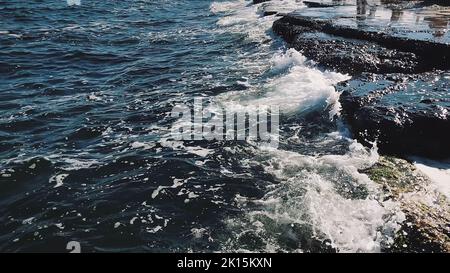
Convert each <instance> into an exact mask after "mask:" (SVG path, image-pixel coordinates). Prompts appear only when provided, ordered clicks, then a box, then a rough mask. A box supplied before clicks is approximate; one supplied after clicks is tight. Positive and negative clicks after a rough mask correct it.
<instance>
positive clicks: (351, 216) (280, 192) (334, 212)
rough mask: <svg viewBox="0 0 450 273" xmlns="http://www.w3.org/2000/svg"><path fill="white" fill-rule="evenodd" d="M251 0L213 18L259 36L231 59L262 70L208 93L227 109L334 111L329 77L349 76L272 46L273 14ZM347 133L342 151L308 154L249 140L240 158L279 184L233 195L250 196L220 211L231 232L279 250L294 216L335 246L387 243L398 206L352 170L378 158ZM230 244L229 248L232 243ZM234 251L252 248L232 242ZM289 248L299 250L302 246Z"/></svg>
mask: <svg viewBox="0 0 450 273" xmlns="http://www.w3.org/2000/svg"><path fill="white" fill-rule="evenodd" d="M282 2H286V3H287V2H289V3H290V6H289V8H290V9H292V10H293V9H295V8H297V7H301V5H299V4H298V3H297V2H296V1H282ZM274 3H276V2H274ZM258 6H260V5H258ZM258 6H254V5H249V6H245V5H241V7H234V6H233V7H231V6H229V7H230V8H231V9H235V10H234V11H230V10H227V13H226V15H224V17H223V18H222V19H220V20H219V21H218V25H219V26H220V27H222V28H223V29H224V30H225V31H229V32H231V33H245V34H246V38H247V39H249V40H252V41H255V42H259V43H260V50H259V51H257V53H253V54H242V56H241V61H240V62H238V63H237V65H239V66H242V67H243V69H247V70H249V71H255V72H256V73H260V74H263V73H265V72H267V73H265V74H266V75H269V78H268V80H267V81H266V82H262V83H260V84H259V85H252V86H251V87H249V88H248V89H247V90H245V91H236V92H227V93H224V94H220V95H218V96H217V97H215V99H216V100H217V101H218V102H220V103H221V104H223V105H225V106H226V109H233V110H235V109H236V108H241V107H248V106H249V105H250V106H251V105H277V106H279V107H280V110H281V111H282V113H283V114H284V115H286V114H294V113H295V114H298V113H302V112H308V111H311V110H316V109H329V111H330V113H329V114H330V116H334V115H336V114H338V113H339V107H340V105H339V103H338V98H339V94H338V93H337V92H336V90H335V88H334V85H335V84H336V83H338V82H340V81H343V80H346V79H348V78H349V76H347V75H342V74H339V73H334V72H327V71H321V70H319V69H317V68H315V67H314V64H313V63H310V62H309V61H308V60H307V59H306V58H305V57H304V56H303V55H302V54H301V53H299V52H297V51H295V50H294V49H289V50H282V51H280V52H274V51H273V49H272V48H271V47H270V43H264V41H265V40H266V39H268V38H269V35H270V31H269V30H270V27H271V25H272V23H273V21H274V19H275V18H273V17H271V16H267V17H261V16H259V15H258ZM274 43H277V41H274ZM268 60H270V61H268ZM327 106H328V107H327ZM329 106H332V107H331V108H330V107H329ZM318 107H319V108H318ZM345 132H346V131H345V130H342V131H337V132H335V133H332V134H329V135H328V138H326V139H324V140H323V143H324V144H329V143H333V141H338V140H343V139H344V140H345V139H346V133H345ZM347 141H348V152H347V153H345V154H342V155H323V156H308V155H303V154H301V153H298V152H294V151H285V150H277V149H273V148H270V147H269V148H264V147H260V148H255V151H254V153H255V154H257V155H258V156H257V157H255V158H254V159H253V160H252V162H251V163H249V162H247V163H246V162H244V161H243V162H242V164H243V165H245V164H252V165H254V164H260V165H261V166H262V167H263V168H264V169H265V171H266V172H267V173H270V174H272V175H273V176H274V177H276V179H277V180H278V181H280V184H276V185H272V186H270V187H269V188H268V191H269V192H268V193H267V194H266V195H265V196H264V197H263V198H262V199H257V200H253V199H247V198H244V197H242V196H239V195H238V196H237V197H236V202H237V204H240V205H241V206H242V208H243V209H246V208H247V207H249V206H248V204H253V205H252V206H250V207H252V209H247V214H246V216H244V217H242V218H233V219H227V220H226V221H225V222H226V223H227V224H228V226H229V228H230V229H232V230H233V231H234V232H235V233H236V234H237V237H240V236H241V235H243V234H245V233H247V232H251V233H256V234H257V235H258V236H260V237H261V238H264V239H263V241H264V243H265V247H264V251H280V250H283V246H280V244H279V242H278V241H279V238H278V236H280V234H282V233H284V232H286V225H296V224H298V225H301V226H309V227H310V228H311V232H312V233H311V234H310V237H311V238H316V239H318V240H320V241H324V240H329V241H330V242H331V243H330V244H331V245H332V246H333V247H335V248H336V249H337V250H338V251H340V252H378V251H380V250H381V249H382V247H383V246H384V245H389V244H390V243H392V238H393V236H394V234H395V232H396V231H397V230H398V229H399V227H400V226H399V225H400V223H401V222H402V221H404V214H403V213H402V212H401V210H400V206H399V204H397V203H395V202H392V201H383V197H382V196H383V193H382V190H381V189H380V188H379V186H378V184H376V183H374V182H373V181H371V180H370V179H369V177H368V176H367V175H365V174H362V173H360V172H359V170H360V169H364V168H367V167H370V166H372V165H373V164H374V163H375V162H376V161H377V160H378V154H377V152H376V147H375V148H374V149H372V150H368V149H367V148H365V147H363V146H362V145H361V144H359V143H357V142H356V141H353V140H350V139H348V140H347ZM359 191H361V192H359ZM255 206H256V208H255ZM261 219H270V221H268V222H264V221H263V222H261ZM287 236H288V237H289V238H294V239H295V238H297V236H300V234H296V233H295V231H294V230H293V229H292V230H291V231H289V232H288V234H287ZM236 247H237V246H236V245H233V246H232V247H231V249H232V250H233V251H236ZM238 251H252V249H246V248H245V247H244V246H239V250H238ZM290 251H302V246H299V247H298V249H293V250H292V249H291V250H290Z"/></svg>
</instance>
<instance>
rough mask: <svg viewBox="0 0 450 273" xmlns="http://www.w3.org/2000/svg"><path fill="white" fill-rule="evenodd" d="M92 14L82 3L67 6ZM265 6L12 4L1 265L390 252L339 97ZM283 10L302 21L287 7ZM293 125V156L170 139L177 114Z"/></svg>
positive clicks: (396, 218) (285, 148) (285, 146)
mask: <svg viewBox="0 0 450 273" xmlns="http://www.w3.org/2000/svg"><path fill="white" fill-rule="evenodd" d="M69 2H75V3H76V2H77V1H69ZM248 4H249V1H239V0H237V1H217V2H214V1H207V0H151V1H150V0H149V1H145V0H140V1H139V0H120V1H113V0H109V1H97V0H91V1H87V0H86V1H83V0H81V2H80V4H79V5H77V4H75V5H68V2H67V1H65V0H46V1H38V0H32V1H18V0H8V1H0V109H1V111H0V160H1V161H0V223H1V224H0V251H2V252H6V251H14V252H17V251H37V252H42V251H51V252H67V251H68V250H66V245H67V243H68V242H69V241H77V242H79V243H80V245H81V250H82V251H83V252H109V251H126V252H138V251H148V252H178V251H202V252H209V251H306V252H307V251H344V252H345V251H368V252H371V251H380V250H382V249H383V247H385V246H386V245H388V244H389V243H390V242H391V239H392V236H393V233H394V232H395V230H396V229H397V228H398V224H399V223H401V222H402V221H403V219H402V213H401V212H400V211H399V206H398V204H396V203H394V202H391V201H385V200H384V199H383V198H382V197H381V193H380V189H379V188H378V186H377V185H376V184H375V183H373V182H372V181H370V179H368V177H367V176H365V175H363V174H361V173H359V172H358V170H359V169H363V168H366V167H369V166H371V164H373V163H374V162H376V160H377V158H378V155H377V153H376V150H369V149H366V148H364V147H363V146H362V145H360V144H359V143H356V142H355V141H353V140H352V139H350V138H348V134H347V133H346V129H345V127H343V126H342V125H341V123H340V120H339V117H338V116H336V114H338V113H339V105H338V103H337V97H338V94H337V93H336V91H335V90H334V87H333V84H335V83H336V82H338V81H340V80H343V79H346V78H348V76H345V75H341V74H337V73H333V72H329V71H322V70H319V69H318V68H316V67H315V65H314V63H312V62H310V61H308V60H307V59H305V58H304V57H303V56H302V55H301V54H300V53H298V52H296V51H294V50H287V49H286V48H285V46H284V44H283V43H282V42H281V41H279V40H278V39H277V38H276V37H274V36H273V35H272V33H271V30H270V27H271V25H272V22H273V21H274V20H275V18H274V17H273V16H271V17H264V18H263V17H261V16H260V13H258V7H256V6H250V5H248ZM282 5H283V6H284V8H285V9H297V8H302V7H303V6H302V5H301V4H300V3H297V2H296V1H294V0H292V1H283V3H282ZM195 97H203V98H204V99H205V100H206V101H208V102H215V103H219V104H221V105H224V107H227V108H233V107H240V106H243V105H245V106H249V105H250V106H251V105H258V104H266V105H277V106H279V107H280V109H281V110H282V118H281V125H280V129H281V135H282V141H281V143H280V147H279V148H278V149H263V148H260V147H256V146H254V145H252V144H251V143H249V142H244V141H240V142H239V141H221V142H214V141H210V142H207V141H191V142H177V141H174V140H173V139H171V138H170V136H169V132H170V129H171V126H172V125H173V124H174V123H176V119H175V118H172V117H171V116H170V112H171V110H172V107H173V106H174V105H176V104H178V103H187V104H190V103H191V102H192V99H193V98H195Z"/></svg>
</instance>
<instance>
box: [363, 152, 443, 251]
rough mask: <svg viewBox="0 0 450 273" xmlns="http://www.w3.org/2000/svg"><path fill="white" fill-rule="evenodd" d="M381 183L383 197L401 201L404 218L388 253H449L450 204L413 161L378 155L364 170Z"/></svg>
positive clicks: (386, 248) (388, 247)
mask: <svg viewBox="0 0 450 273" xmlns="http://www.w3.org/2000/svg"><path fill="white" fill-rule="evenodd" d="M362 172H363V173H366V174H367V175H368V176H369V177H370V178H371V179H372V180H373V181H374V182H376V183H378V184H380V185H382V186H383V191H384V194H385V198H386V199H391V200H394V201H396V202H399V203H400V206H401V209H402V211H403V213H404V214H405V217H406V219H405V221H404V222H403V224H402V226H401V228H400V230H399V231H398V232H397V234H396V236H395V238H394V242H393V244H392V245H389V246H386V247H385V249H384V251H387V252H450V226H449V223H450V203H449V200H448V199H446V197H445V196H443V195H442V194H440V193H439V192H437V191H436V190H435V189H434V188H433V184H432V182H431V181H430V180H429V179H428V178H427V177H426V176H425V175H424V174H422V173H421V172H420V171H419V170H417V169H416V168H415V167H414V165H413V164H411V163H409V162H408V161H406V160H403V159H398V158H394V157H380V159H379V161H378V163H376V164H375V165H374V166H372V167H371V168H369V169H366V170H363V171H362Z"/></svg>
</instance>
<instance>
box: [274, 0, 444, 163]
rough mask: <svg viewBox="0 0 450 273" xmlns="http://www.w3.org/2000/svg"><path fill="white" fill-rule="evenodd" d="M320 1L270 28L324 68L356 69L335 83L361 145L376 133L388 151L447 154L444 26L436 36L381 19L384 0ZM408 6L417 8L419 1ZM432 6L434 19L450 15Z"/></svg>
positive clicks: (426, 29) (429, 30) (408, 24)
mask: <svg viewBox="0 0 450 273" xmlns="http://www.w3.org/2000/svg"><path fill="white" fill-rule="evenodd" d="M333 2H334V1H333ZM307 3H309V4H308V6H311V2H307ZM318 3H322V2H318ZM357 3H360V1H357ZM321 5H324V6H319V7H318V8H316V6H318V5H312V6H314V7H315V8H305V9H302V10H299V11H297V12H293V13H290V14H287V15H285V16H283V17H281V18H280V19H278V20H277V21H275V23H274V24H273V31H274V32H275V33H276V34H278V35H279V36H281V37H282V38H283V39H284V40H285V41H286V42H288V44H289V45H290V46H291V47H293V48H295V49H296V50H298V51H300V52H301V53H302V54H304V55H305V56H306V57H308V58H310V59H312V60H314V61H315V62H316V63H317V64H318V65H319V66H320V67H322V68H323V69H331V70H334V71H338V72H341V73H347V74H350V75H352V76H353V78H352V79H351V80H350V81H348V82H345V83H342V84H339V85H338V86H337V89H338V91H340V92H341V93H342V96H341V99H340V101H341V104H342V108H343V111H342V112H343V117H344V119H345V121H346V122H347V123H348V125H349V127H350V129H351V130H352V133H353V135H354V137H355V138H356V139H358V140H359V141H360V142H361V143H364V144H366V145H372V144H373V143H374V142H375V141H377V143H378V147H379V148H380V150H381V151H382V152H383V153H385V154H389V155H397V156H408V155H419V156H426V157H430V158H441V159H442V158H449V157H450V145H449V143H448V141H447V140H448V139H450V94H449V91H448V90H449V89H450V85H449V79H450V74H449V73H448V70H449V69H450V41H449V39H448V37H447V34H446V33H444V34H443V35H444V36H439V37H438V36H436V35H437V34H436V33H435V32H433V31H435V30H434V29H432V28H431V27H429V26H425V25H423V26H422V25H419V26H417V23H415V24H413V23H412V22H404V23H402V24H399V26H401V27H398V28H396V27H394V26H391V27H389V28H386V27H383V24H384V22H383V20H382V19H380V20H378V18H377V16H376V14H377V12H380V13H382V12H385V13H386V12H388V11H389V10H390V9H389V8H387V7H384V6H381V7H375V8H374V7H370V6H365V7H361V6H359V5H356V6H351V5H341V6H329V5H325V4H321ZM352 9H354V10H356V13H355V15H353V16H352V15H349V14H351V13H349V12H350V11H351V10H352ZM434 9H435V10H438V9H437V8H434ZM360 10H364V11H363V12H362V11H360ZM369 10H372V11H369ZM392 12H394V11H392ZM410 12H411V14H413V15H414V14H418V11H417V8H415V9H410ZM371 13H372V14H371ZM436 14H437V15H436V18H437V19H435V20H438V21H439V20H447V22H448V18H450V17H448V16H449V14H446V15H445V16H444V15H443V16H444V17H443V18H441V17H442V16H440V15H439V13H436ZM392 16H394V15H392ZM394 19H395V20H397V21H398V20H400V18H394ZM392 20H393V19H392V18H391V21H392ZM395 20H394V22H393V23H392V24H393V25H395V22H396V21H395ZM379 21H381V22H379ZM418 29H419V30H420V31H421V32H420V35H419V34H417V33H416V32H417V31H418ZM439 35H441V34H439ZM438 38H439V39H438ZM438 128H439V129H438Z"/></svg>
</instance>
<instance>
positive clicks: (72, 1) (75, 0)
mask: <svg viewBox="0 0 450 273" xmlns="http://www.w3.org/2000/svg"><path fill="white" fill-rule="evenodd" d="M67 5H69V6H80V5H81V0H67Z"/></svg>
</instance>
